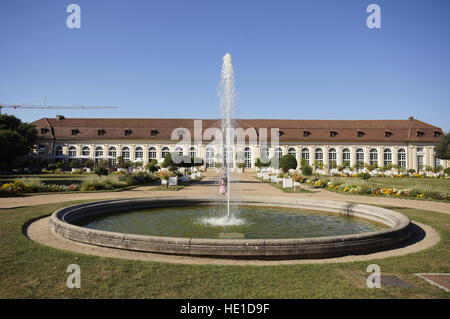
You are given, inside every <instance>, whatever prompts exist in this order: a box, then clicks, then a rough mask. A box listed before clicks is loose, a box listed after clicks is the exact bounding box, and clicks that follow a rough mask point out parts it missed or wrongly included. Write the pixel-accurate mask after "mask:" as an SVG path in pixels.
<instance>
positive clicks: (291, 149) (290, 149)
mask: <svg viewBox="0 0 450 319" xmlns="http://www.w3.org/2000/svg"><path fill="white" fill-rule="evenodd" d="M288 154H289V155H292V156H294V157H295V158H297V151H296V150H295V148H293V147H291V148H289V149H288Z"/></svg>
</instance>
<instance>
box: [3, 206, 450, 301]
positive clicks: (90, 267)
mask: <svg viewBox="0 0 450 319" xmlns="http://www.w3.org/2000/svg"><path fill="white" fill-rule="evenodd" d="M79 202H80V201H79ZM79 202H71V203H55V204H51V205H41V206H32V207H25V208H16V209H4V210H1V211H0V249H1V252H0V298H448V297H449V294H448V293H446V292H445V291H443V290H441V289H439V288H437V287H435V286H432V285H430V284H428V283H427V282H425V281H424V280H422V279H420V278H418V277H416V276H415V275H414V273H418V272H446V273H448V272H450V249H449V248H450V215H446V214H441V213H434V212H428V211H422V210H417V209H406V208H401V207H398V208H395V210H397V211H399V212H401V213H403V214H405V215H407V216H409V217H410V218H412V219H413V220H417V221H419V222H422V223H426V224H429V225H431V226H432V227H434V228H435V229H436V230H437V231H439V233H440V235H441V237H442V240H441V242H440V243H438V244H437V245H436V246H434V247H432V248H430V249H427V250H425V251H421V252H418V253H414V254H410V255H406V256H402V257H392V258H388V259H382V260H373V261H367V262H354V263H345V264H317V265H313V264H308V265H289V266H213V265H181V264H168V263H158V262H143V261H132V260H120V259H113V258H102V257H96V256H88V255H83V254H78V253H72V252H66V251H61V250H57V249H54V248H49V247H46V246H42V245H40V244H37V243H35V242H33V241H31V240H29V239H28V238H27V237H25V236H24V235H23V233H22V228H23V225H24V224H25V223H26V222H27V221H29V220H30V219H32V218H37V217H40V216H43V215H48V214H50V213H51V212H53V211H54V210H56V209H58V208H60V207H63V206H67V205H69V204H75V203H79ZM372 263H376V264H378V265H379V266H380V267H381V271H382V274H390V275H396V276H399V277H400V278H402V279H403V280H406V281H407V282H409V283H410V284H412V285H413V287H412V288H390V287H383V288H381V289H369V288H367V287H366V286H365V281H366V278H367V275H368V274H367V273H366V268H367V266H368V265H369V264H372ZM69 264H78V265H79V266H80V268H81V288H80V289H68V288H67V287H66V284H65V283H66V279H67V277H68V275H69V274H68V273H66V269H67V266H68V265H69Z"/></svg>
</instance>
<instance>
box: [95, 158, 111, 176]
mask: <svg viewBox="0 0 450 319" xmlns="http://www.w3.org/2000/svg"><path fill="white" fill-rule="evenodd" d="M108 167H109V163H108V161H101V162H100V163H97V164H96V165H95V166H94V173H95V174H97V175H98V176H99V177H102V175H103V176H106V175H108V174H109V169H108Z"/></svg>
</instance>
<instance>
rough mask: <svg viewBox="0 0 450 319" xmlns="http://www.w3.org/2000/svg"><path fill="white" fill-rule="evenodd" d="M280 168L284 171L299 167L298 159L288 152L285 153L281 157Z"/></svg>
mask: <svg viewBox="0 0 450 319" xmlns="http://www.w3.org/2000/svg"><path fill="white" fill-rule="evenodd" d="M280 168H281V169H282V170H283V171H284V172H288V171H289V170H290V169H296V168H297V160H296V159H295V157H294V156H292V155H290V154H288V155H284V156H282V157H281V158H280Z"/></svg>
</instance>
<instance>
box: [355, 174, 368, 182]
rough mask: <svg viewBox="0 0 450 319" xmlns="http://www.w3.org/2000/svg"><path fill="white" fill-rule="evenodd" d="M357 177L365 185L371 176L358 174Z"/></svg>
mask: <svg viewBox="0 0 450 319" xmlns="http://www.w3.org/2000/svg"><path fill="white" fill-rule="evenodd" d="M358 177H359V178H361V179H362V180H363V181H365V182H366V183H367V182H368V181H369V179H370V177H371V176H370V174H369V173H360V174H359V175H358Z"/></svg>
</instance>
